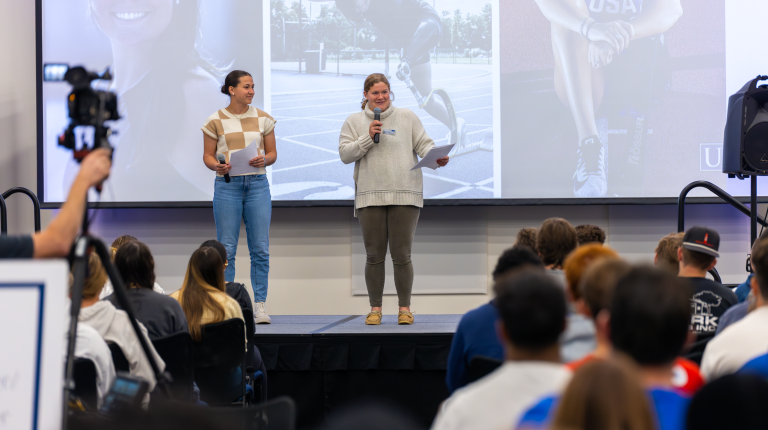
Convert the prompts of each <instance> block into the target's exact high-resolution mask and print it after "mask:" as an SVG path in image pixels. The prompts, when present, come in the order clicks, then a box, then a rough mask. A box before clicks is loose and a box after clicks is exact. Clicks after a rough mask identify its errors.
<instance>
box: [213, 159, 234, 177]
mask: <svg viewBox="0 0 768 430" xmlns="http://www.w3.org/2000/svg"><path fill="white" fill-rule="evenodd" d="M226 158H227V157H225V156H224V154H219V155H217V156H216V159H217V160H219V164H227V163H226V161H224V160H225V159H226ZM231 180H232V178H230V177H229V173H225V174H224V182H226V183H229V181H231Z"/></svg>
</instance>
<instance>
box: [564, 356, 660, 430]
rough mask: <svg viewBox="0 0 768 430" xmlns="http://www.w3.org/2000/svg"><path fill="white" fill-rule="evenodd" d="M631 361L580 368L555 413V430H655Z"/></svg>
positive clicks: (653, 419) (600, 362)
mask: <svg viewBox="0 0 768 430" xmlns="http://www.w3.org/2000/svg"><path fill="white" fill-rule="evenodd" d="M628 361H629V360H626V359H624V360H592V361H590V362H587V363H586V364H584V365H583V366H581V367H579V369H578V370H577V371H576V373H575V374H574V375H573V378H572V379H571V381H570V383H569V384H568V386H567V387H566V389H565V392H564V393H563V396H562V397H561V398H560V402H559V404H558V407H557V412H555V417H554V420H553V422H552V426H551V428H552V429H554V430H613V429H622V430H654V429H655V428H656V424H655V417H654V415H653V412H652V409H651V405H650V402H649V401H648V396H647V394H646V393H645V390H643V387H642V385H641V383H640V380H639V378H638V375H637V373H638V372H637V370H636V369H635V368H634V366H633V364H632V363H629V362H628Z"/></svg>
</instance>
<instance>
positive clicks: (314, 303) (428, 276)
mask: <svg viewBox="0 0 768 430" xmlns="http://www.w3.org/2000/svg"><path fill="white" fill-rule="evenodd" d="M2 2H3V6H4V8H3V10H4V13H3V15H2V18H0V38H1V40H4V41H13V43H3V44H2V45H1V46H2V50H3V51H2V52H1V54H2V58H4V59H6V60H9V59H10V60H11V61H5V62H4V64H3V67H2V68H0V130H2V134H1V136H2V137H1V138H0V148H1V149H2V150H1V151H0V190H5V189H7V188H10V187H12V186H25V187H28V188H30V189H32V190H36V168H35V166H36V156H35V151H36V140H35V139H36V133H35V127H36V122H35V121H36V120H35V98H34V94H35V42H34V38H35V30H34V2H33V1H31V0H24V1H20V0H2ZM31 210H32V208H31V204H29V203H27V202H26V201H25V200H23V199H22V198H21V197H13V198H12V199H11V200H10V201H9V211H10V216H9V218H10V222H9V230H10V231H11V232H12V233H14V232H30V231H32V217H31V213H32V212H31ZM52 212H53V211H44V213H43V220H44V224H45V223H47V221H48V220H50V217H51V215H52ZM551 216H560V217H564V218H567V219H569V220H570V221H571V222H573V223H574V224H579V223H593V224H597V225H599V226H601V227H603V228H604V229H606V231H607V232H608V242H609V244H610V246H612V247H614V248H616V249H617V250H619V251H620V252H621V253H622V254H623V255H625V256H626V257H627V258H629V259H631V260H633V261H647V262H650V261H652V259H653V249H654V247H655V245H656V242H657V241H658V239H659V238H660V237H661V236H663V235H665V234H667V233H669V232H672V231H674V230H675V229H676V211H675V207H673V206H611V207H609V206H557V207H555V206H530V207H458V208H453V207H448V208H435V207H428V208H425V209H424V210H423V212H422V217H421V222H420V224H419V233H418V236H417V243H416V245H415V246H414V256H413V259H414V261H415V262H416V263H417V265H416V274H417V279H416V292H417V293H418V292H419V291H424V290H427V289H429V288H435V287H439V286H440V285H438V284H440V283H441V282H443V281H445V279H446V278H445V277H446V276H448V277H449V279H450V278H451V277H455V276H457V274H463V275H468V276H467V277H466V282H467V284H468V285H467V288H470V289H474V290H476V291H483V292H482V293H476V294H417V295H416V296H414V299H413V310H414V311H415V312H416V313H417V314H418V313H461V312H465V311H466V310H468V309H471V308H473V307H475V306H477V305H479V304H481V303H484V302H486V301H487V300H489V295H488V294H487V291H488V282H489V281H488V279H489V278H490V272H491V271H492V270H493V266H494V265H495V262H496V259H497V258H498V256H499V254H501V252H502V251H503V250H504V249H505V248H507V247H508V246H510V245H511V244H512V243H513V241H514V237H515V234H516V233H517V230H518V229H520V228H522V227H528V226H537V225H539V224H540V223H541V222H542V220H544V219H545V218H547V217H551ZM272 220H273V221H272V228H271V265H272V268H271V272H270V280H269V283H270V292H269V300H268V302H269V306H268V310H269V311H270V313H273V314H361V313H364V312H366V306H367V298H366V297H365V296H359V295H358V296H354V295H353V294H352V289H353V283H354V282H358V286H359V282H360V281H359V274H360V269H361V267H362V264H363V261H364V260H363V256H362V254H361V250H360V243H359V227H358V225H357V221H356V220H355V219H354V218H353V217H352V210H351V209H350V208H294V209H275V210H274V211H273V216H272ZM693 224H707V225H710V226H712V227H714V228H716V229H717V230H719V231H720V233H721V234H722V236H723V243H722V245H721V250H722V252H723V257H722V258H721V261H720V264H719V265H718V268H719V269H720V271H721V273H722V275H723V280H724V281H725V282H727V283H737V282H741V281H742V280H743V279H744V277H745V272H744V258H745V257H746V253H747V251H748V240H749V226H748V219H747V218H746V217H744V216H741V214H738V213H737V212H736V211H735V210H734V209H732V208H730V207H729V206H726V205H706V206H704V205H697V206H692V207H691V208H690V209H689V210H688V225H693ZM94 232H95V233H96V234H97V235H99V236H101V237H103V238H104V240H105V241H107V242H111V241H112V240H113V239H114V238H115V237H117V236H118V235H121V234H132V235H134V236H137V237H138V238H140V239H141V240H143V241H145V242H146V243H147V244H148V245H149V246H150V248H151V249H152V252H153V253H154V255H155V260H156V266H157V277H158V282H159V283H160V284H161V285H162V286H163V287H164V288H165V289H166V290H167V291H172V290H175V289H177V288H178V287H179V285H180V284H181V281H182V279H183V276H184V270H185V267H186V263H187V261H188V259H189V255H190V254H191V253H192V251H193V250H194V249H195V248H196V247H197V246H198V245H199V244H200V243H201V242H203V241H204V240H207V239H210V238H213V237H215V227H214V222H213V215H212V213H211V210H210V209H153V210H146V209H145V210H139V209H123V210H102V211H100V213H99V214H98V216H97V218H96V221H95V224H94ZM244 235H245V231H244V229H243V231H242V232H241V237H242V238H243V240H241V245H240V247H239V249H238V255H237V258H238V261H239V262H240V265H239V270H238V276H237V278H238V280H240V281H241V282H246V283H248V265H247V261H248V251H247V248H246V246H245V241H244ZM462 264H464V265H465V266H462ZM463 269H466V272H464V273H462V272H461V270H463ZM355 273H357V274H358V275H357V278H358V279H357V280H355V276H354V275H355ZM441 277H442V278H441ZM441 279H442V280H441ZM451 281H452V282H453V283H454V284H455V283H456V282H455V279H451ZM384 306H385V309H386V310H388V311H390V312H394V310H395V306H396V298H395V297H394V296H387V297H385V300H384Z"/></svg>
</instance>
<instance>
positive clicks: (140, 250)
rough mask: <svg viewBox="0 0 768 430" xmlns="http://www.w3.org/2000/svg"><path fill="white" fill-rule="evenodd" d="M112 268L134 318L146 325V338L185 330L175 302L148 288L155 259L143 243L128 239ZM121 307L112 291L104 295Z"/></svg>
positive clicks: (183, 318) (115, 257)
mask: <svg viewBox="0 0 768 430" xmlns="http://www.w3.org/2000/svg"><path fill="white" fill-rule="evenodd" d="M114 259H115V261H114V263H115V268H116V269H117V271H118V273H120V277H121V278H122V280H123V283H124V285H125V287H126V289H127V290H126V292H125V293H126V295H127V296H128V302H129V303H130V304H131V308H132V309H133V314H134V316H135V317H136V319H137V320H138V321H140V322H141V323H142V324H144V327H146V328H147V333H148V335H149V338H150V339H153V340H154V339H159V338H161V337H165V336H170V335H172V334H175V333H178V332H180V331H184V332H186V331H187V330H188V329H187V318H186V317H185V316H184V311H182V310H181V306H180V305H179V302H177V301H176V300H174V299H172V298H171V297H168V296H166V295H163V294H158V293H156V292H155V291H153V290H152V286H153V285H154V284H155V260H154V259H153V258H152V253H151V252H150V251H149V248H148V247H147V245H145V244H143V243H141V242H139V241H138V240H132V241H130V242H129V243H126V244H124V245H123V246H121V247H120V248H119V249H118V250H117V253H116V254H115V255H114ZM106 300H109V301H110V302H111V303H112V304H113V305H114V306H115V308H117V309H122V308H121V306H120V302H119V301H118V300H117V296H116V295H115V294H111V295H110V296H108V297H107V298H106Z"/></svg>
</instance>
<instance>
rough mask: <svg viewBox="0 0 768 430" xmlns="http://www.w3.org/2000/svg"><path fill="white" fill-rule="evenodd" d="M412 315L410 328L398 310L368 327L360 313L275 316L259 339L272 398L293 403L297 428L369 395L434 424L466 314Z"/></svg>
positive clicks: (261, 329) (445, 393)
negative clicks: (458, 328)
mask: <svg viewBox="0 0 768 430" xmlns="http://www.w3.org/2000/svg"><path fill="white" fill-rule="evenodd" d="M414 317H415V320H416V323H415V324H414V325H412V326H398V325H397V321H396V316H394V315H385V316H384V319H383V322H382V325H380V326H366V325H365V324H364V318H365V316H363V315H348V316H345V315H335V316H311V315H310V316H287V315H285V316H283V315H276V316H273V317H272V324H271V325H258V326H257V327H256V336H255V342H256V345H257V346H258V348H259V351H260V352H261V356H262V359H263V360H264V364H265V366H266V368H267V374H268V390H269V392H268V395H269V397H270V398H274V397H277V396H281V395H287V396H290V397H292V398H293V399H294V400H295V401H296V405H297V408H298V420H297V426H298V427H299V428H300V429H311V428H314V427H316V426H318V425H320V424H322V423H323V420H324V418H325V416H327V415H328V414H330V413H332V412H334V411H336V410H338V409H340V408H342V407H344V406H345V405H348V404H350V403H354V402H358V401H365V400H384V401H386V402H388V403H390V404H394V405H396V406H398V407H400V408H402V409H403V410H404V411H405V412H407V413H409V414H411V415H412V416H413V417H414V418H415V419H416V420H418V422H419V423H421V424H422V425H423V426H424V427H425V428H426V427H429V426H430V425H431V424H432V420H433V419H434V417H435V415H436V413H437V409H438V407H439V405H440V403H441V402H442V401H443V400H445V399H446V398H447V397H448V388H447V387H446V385H445V373H446V368H447V363H448V353H449V351H450V347H451V340H452V339H453V333H454V332H455V330H456V326H457V324H458V321H459V319H460V318H461V315H418V314H415V315H414Z"/></svg>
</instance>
